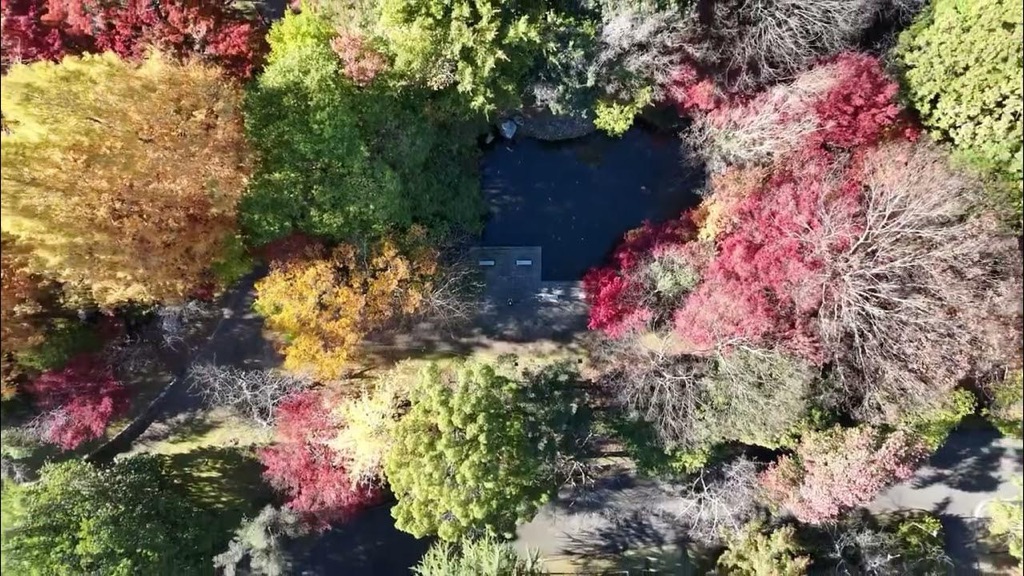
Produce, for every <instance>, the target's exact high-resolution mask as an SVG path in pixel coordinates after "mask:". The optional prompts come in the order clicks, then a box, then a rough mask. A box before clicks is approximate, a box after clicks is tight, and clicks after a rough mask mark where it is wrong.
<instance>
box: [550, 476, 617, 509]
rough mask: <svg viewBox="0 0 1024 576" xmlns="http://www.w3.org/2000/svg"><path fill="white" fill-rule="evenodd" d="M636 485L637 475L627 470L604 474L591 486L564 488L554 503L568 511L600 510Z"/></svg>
mask: <svg viewBox="0 0 1024 576" xmlns="http://www.w3.org/2000/svg"><path fill="white" fill-rule="evenodd" d="M635 485H636V477H635V476H634V475H632V474H630V473H627V472H619V473H617V474H613V475H610V476H603V477H601V478H598V479H596V480H595V481H594V483H593V484H592V485H590V486H586V487H582V488H576V489H566V490H562V491H561V492H560V493H559V494H558V497H557V498H555V499H554V500H553V501H552V504H553V505H554V506H555V507H556V508H558V509H559V510H563V511H565V512H568V513H576V514H580V513H585V512H598V511H600V510H603V509H605V508H606V506H607V505H608V502H609V501H610V500H612V499H613V498H615V497H616V496H618V495H619V494H620V493H621V492H622V491H623V490H627V489H629V488H632V487H633V486H635Z"/></svg>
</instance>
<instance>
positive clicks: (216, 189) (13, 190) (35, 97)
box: [2, 54, 249, 306]
mask: <svg viewBox="0 0 1024 576" xmlns="http://www.w3.org/2000/svg"><path fill="white" fill-rule="evenodd" d="M2 82H3V86H2V106H3V111H4V115H5V117H6V119H7V121H8V124H9V126H10V132H9V133H5V134H3V136H2V138H3V140H2V142H3V146H2V156H3V159H2V163H3V175H2V184H3V188H2V191H3V201H2V208H3V217H2V224H3V230H4V232H8V233H10V234H12V235H14V236H16V237H17V238H18V239H19V241H20V242H21V243H22V244H23V245H25V246H26V247H27V248H28V249H29V250H30V251H31V253H32V254H31V255H32V258H31V264H32V268H33V270H34V271H36V272H39V273H41V274H43V275H45V276H48V277H51V278H54V279H56V280H59V281H61V282H64V283H67V284H70V285H72V288H73V289H76V290H80V291H83V292H86V293H88V294H90V296H91V297H92V299H94V300H95V301H96V302H97V303H98V304H99V305H101V306H116V305H118V304H121V303H124V302H127V301H132V300H134V301H143V302H152V301H174V300H178V299H180V298H182V297H184V296H185V295H187V294H188V292H190V291H191V290H192V289H194V288H195V287H196V286H197V285H198V284H200V283H201V282H203V281H204V280H207V268H208V266H209V264H210V263H211V261H212V260H213V259H214V258H215V257H216V256H217V255H218V251H219V250H220V248H221V246H223V243H224V240H225V238H226V237H227V236H229V235H230V234H233V233H234V229H235V204H236V202H237V200H238V198H239V197H240V196H241V193H242V191H243V189H244V187H245V185H246V181H247V178H248V173H249V161H248V154H247V151H246V144H245V140H244V137H243V131H242V124H241V116H240V104H241V91H240V90H239V88H238V86H236V85H235V84H233V83H232V82H230V81H227V80H225V79H224V78H223V77H222V76H221V73H220V72H219V70H217V69H215V68H213V67H207V66H204V65H201V64H198V63H186V64H177V63H173V62H171V61H169V60H167V59H165V58H163V57H162V56H160V55H159V54H154V55H152V56H151V57H150V58H149V59H147V60H146V61H144V62H143V63H142V64H140V65H135V64H130V63H126V62H123V61H121V60H119V59H118V58H117V57H116V56H114V55H113V54H102V55H87V56H83V57H81V58H66V59H65V60H64V61H63V62H61V63H60V64H54V63H49V62H38V63H35V64H32V65H28V66H24V65H16V66H13V67H12V68H11V70H10V72H9V73H8V75H6V76H4V77H3V80H2Z"/></svg>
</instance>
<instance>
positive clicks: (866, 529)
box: [829, 512, 953, 576]
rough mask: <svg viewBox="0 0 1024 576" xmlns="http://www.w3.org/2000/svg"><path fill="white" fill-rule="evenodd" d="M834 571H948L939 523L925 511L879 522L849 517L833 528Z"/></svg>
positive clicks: (920, 575) (920, 574) (846, 575)
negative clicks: (849, 519) (850, 518)
mask: <svg viewBox="0 0 1024 576" xmlns="http://www.w3.org/2000/svg"><path fill="white" fill-rule="evenodd" d="M831 533H832V550H831V551H830V553H829V556H830V558H831V560H832V561H833V562H834V563H835V565H836V566H835V573H836V574H840V575H843V576H854V575H859V574H879V575H888V574H891V575H893V576H896V575H903V574H906V575H913V576H931V575H933V574H946V573H951V572H950V571H951V569H952V568H953V562H952V560H950V558H949V557H948V556H947V555H946V553H945V549H944V546H945V545H944V542H943V535H942V524H941V522H940V521H939V519H938V518H936V517H935V516H933V515H931V514H929V513H927V512H910V513H898V514H896V515H893V516H891V517H888V518H883V519H882V521H881V522H876V521H873V520H868V521H866V522H865V521H860V520H852V521H847V522H844V523H842V524H839V525H837V526H835V527H834V528H833V529H832V530H831Z"/></svg>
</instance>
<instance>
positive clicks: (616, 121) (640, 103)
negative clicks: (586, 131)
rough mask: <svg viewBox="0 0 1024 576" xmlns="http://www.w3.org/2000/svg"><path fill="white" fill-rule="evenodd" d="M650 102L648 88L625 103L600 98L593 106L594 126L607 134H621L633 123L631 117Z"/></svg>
mask: <svg viewBox="0 0 1024 576" xmlns="http://www.w3.org/2000/svg"><path fill="white" fill-rule="evenodd" d="M650 103H651V92H650V90H649V89H648V90H645V91H642V92H640V93H639V94H638V95H637V99H636V100H635V101H633V102H629V103H626V104H622V103H619V102H612V101H609V100H600V101H598V103H597V106H596V107H595V108H594V114H595V116H594V126H597V127H598V128H599V129H601V130H604V131H605V132H607V133H608V135H609V136H622V135H623V134H625V133H626V131H627V130H629V127H630V126H632V125H633V118H634V117H636V115H637V114H639V113H640V111H641V110H643V109H644V107H645V106H647V105H648V104H650Z"/></svg>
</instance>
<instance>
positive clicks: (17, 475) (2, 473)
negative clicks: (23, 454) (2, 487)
mask: <svg viewBox="0 0 1024 576" xmlns="http://www.w3.org/2000/svg"><path fill="white" fill-rule="evenodd" d="M29 472H30V471H29V468H28V466H27V465H25V463H24V462H19V461H17V460H14V459H11V458H7V457H6V456H4V457H0V477H2V478H3V479H4V481H6V482H12V483H14V484H24V483H25V482H28V481H29V477H30V473H29Z"/></svg>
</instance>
